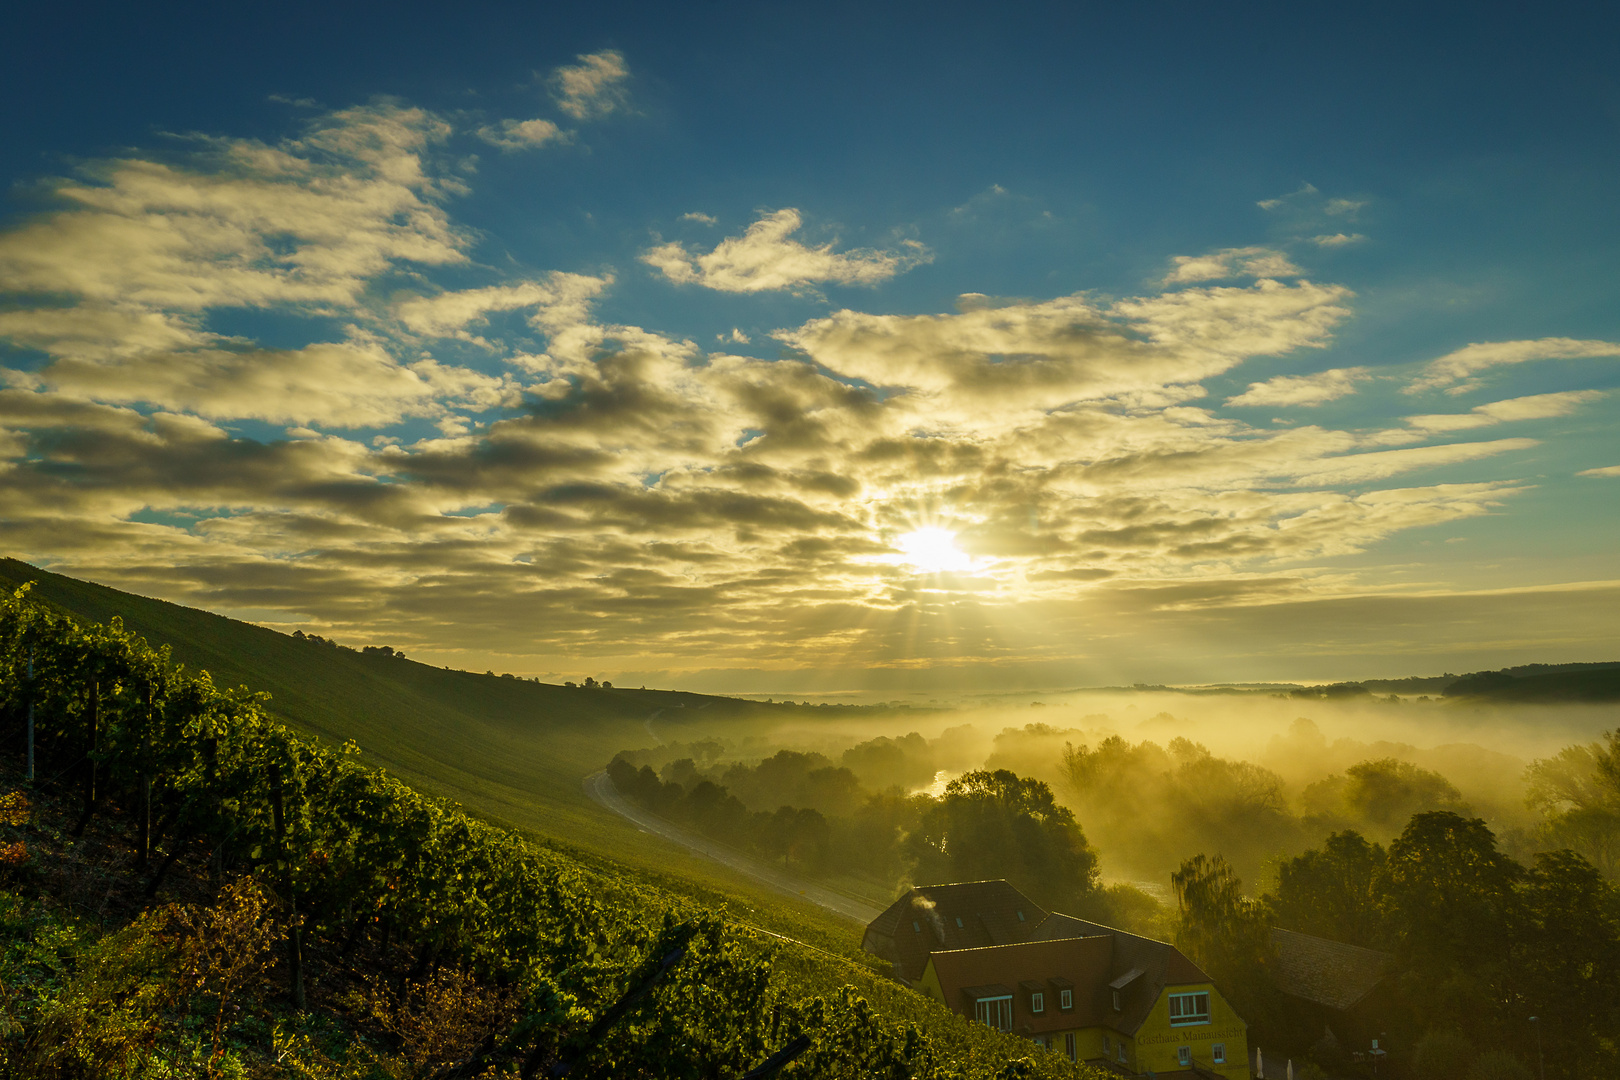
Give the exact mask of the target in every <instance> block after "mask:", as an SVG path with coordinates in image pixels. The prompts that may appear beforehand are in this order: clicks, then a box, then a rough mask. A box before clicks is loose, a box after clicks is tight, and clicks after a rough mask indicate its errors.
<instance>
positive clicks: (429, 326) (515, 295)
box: [394, 271, 613, 340]
mask: <svg viewBox="0 0 1620 1080" xmlns="http://www.w3.org/2000/svg"><path fill="white" fill-rule="evenodd" d="M612 282H613V279H612V278H611V277H606V276H604V277H592V276H590V275H588V274H568V273H562V272H560V271H556V272H553V273H551V274H549V275H547V277H546V278H545V280H543V281H524V282H518V283H516V284H512V285H491V286H488V287H486V288H481V289H462V290H459V291H453V292H443V293H440V294H438V295H437V296H429V297H421V298H418V299H415V300H406V301H404V302H402V303H400V304H398V305H397V306H396V307H395V309H394V313H395V314H396V315H397V316H398V317H399V320H400V322H402V323H404V324H405V326H407V327H408V328H409V329H410V330H412V331H414V332H415V333H418V334H425V335H428V336H430V337H462V338H464V339H466V340H474V339H473V338H472V336H471V335H469V334H467V333H466V332H465V328H466V327H467V326H468V325H470V324H472V323H475V322H479V321H481V320H483V319H484V318H485V317H486V316H487V315H488V314H489V313H490V312H495V311H520V310H523V309H525V308H536V309H537V310H536V312H535V314H534V316H533V317H532V319H531V322H532V323H533V324H534V325H535V326H536V327H537V328H540V329H561V328H564V327H567V326H573V325H576V324H578V323H581V322H583V321H585V319H586V318H587V316H588V313H589V310H590V304H591V301H592V300H594V299H595V298H596V297H597V296H599V295H600V294H601V293H602V290H604V289H606V288H607V287H608V286H609V285H610V284H612Z"/></svg>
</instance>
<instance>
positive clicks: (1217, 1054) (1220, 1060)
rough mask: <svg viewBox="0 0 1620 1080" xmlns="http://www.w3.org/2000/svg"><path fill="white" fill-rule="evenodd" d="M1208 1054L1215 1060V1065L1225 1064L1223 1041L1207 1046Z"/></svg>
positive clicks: (1224, 1045)
mask: <svg viewBox="0 0 1620 1080" xmlns="http://www.w3.org/2000/svg"><path fill="white" fill-rule="evenodd" d="M1209 1056H1210V1057H1211V1058H1213V1059H1214V1060H1215V1064H1217V1065H1225V1064H1226V1044H1225V1043H1216V1044H1215V1045H1214V1046H1212V1047H1210V1048H1209Z"/></svg>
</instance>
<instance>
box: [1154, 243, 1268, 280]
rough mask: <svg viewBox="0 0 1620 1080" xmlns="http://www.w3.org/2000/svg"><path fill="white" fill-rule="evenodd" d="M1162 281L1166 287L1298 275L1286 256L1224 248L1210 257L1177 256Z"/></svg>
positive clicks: (1259, 249) (1253, 249)
mask: <svg viewBox="0 0 1620 1080" xmlns="http://www.w3.org/2000/svg"><path fill="white" fill-rule="evenodd" d="M1171 262H1172V263H1173V264H1174V265H1173V266H1172V267H1171V270H1170V272H1169V273H1168V274H1166V275H1165V277H1164V283H1165V284H1166V285H1181V284H1185V283H1187V282H1194V281H1218V280H1221V279H1223V278H1234V277H1251V278H1278V277H1299V276H1300V271H1299V268H1298V267H1296V266H1295V265H1294V264H1293V263H1291V262H1289V261H1288V256H1286V255H1284V254H1283V253H1282V252H1280V251H1274V250H1272V249H1271V248H1263V247H1244V248H1227V249H1226V250H1224V251H1217V252H1214V253H1213V254H1210V255H1177V256H1176V257H1175V258H1174V259H1173V260H1171Z"/></svg>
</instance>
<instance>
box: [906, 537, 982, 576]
mask: <svg viewBox="0 0 1620 1080" xmlns="http://www.w3.org/2000/svg"><path fill="white" fill-rule="evenodd" d="M894 543H895V546H896V547H898V548H899V549H900V550H901V552H902V553H903V554H902V561H903V562H908V563H910V564H911V565H912V566H913V567H915V568H916V569H918V570H920V571H922V572H923V573H925V574H942V573H950V572H953V571H957V570H967V569H968V568H970V567H971V566H972V565H973V559H972V558H971V557H970V556H969V555H968V554H967V552H965V551H963V550H962V549H961V548H959V547H957V546H956V534H955V533H953V532H951V530H949V529H940V528H936V527H934V526H929V527H928V528H924V529H918V530H916V531H915V532H909V533H906V534H905V535H904V536H901V537H899V538H898V539H896V540H895V542H894Z"/></svg>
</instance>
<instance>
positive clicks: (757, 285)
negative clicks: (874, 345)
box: [641, 208, 933, 293]
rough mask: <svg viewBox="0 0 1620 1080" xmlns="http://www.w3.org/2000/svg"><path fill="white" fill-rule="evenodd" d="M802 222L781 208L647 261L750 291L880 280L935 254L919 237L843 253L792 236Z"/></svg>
mask: <svg viewBox="0 0 1620 1080" xmlns="http://www.w3.org/2000/svg"><path fill="white" fill-rule="evenodd" d="M802 224H803V219H802V217H801V216H800V214H799V211H797V210H794V209H791V208H789V209H786V210H777V211H775V212H774V213H770V214H767V215H765V216H764V217H762V218H760V219H759V220H758V221H756V222H754V223H753V224H752V225H750V226H748V229H747V230H746V231H745V232H744V233H743V235H742V236H732V237H727V238H726V239H725V240H722V241H721V242H720V244H719V246H718V247H716V248H715V249H714V250H713V251H711V252H709V253H707V254H703V255H694V254H692V253H690V252H688V251H687V249H686V247H685V246H684V245H682V244H679V243H674V242H671V243H668V244H661V245H659V246H658V247H655V248H653V249H651V250H650V251H647V252H644V253H643V254H642V255H641V261H642V262H644V263H646V264H647V265H649V266H652V267H654V268H656V269H657V270H658V271H659V272H661V273H662V274H663V275H664V277H666V278H668V279H669V280H670V281H673V282H675V283H676V284H677V285H689V284H696V285H702V286H703V287H705V288H709V289H716V290H719V291H720V292H736V293H749V292H766V291H774V290H785V289H796V288H801V287H804V286H807V285H818V284H822V283H832V284H835V285H875V284H877V283H878V282H881V281H887V280H888V279H889V278H891V277H894V276H895V275H896V274H900V273H904V272H905V271H907V270H909V269H911V268H912V267H914V266H917V265H919V264H921V263H925V262H928V261H929V260H930V259H931V258H932V257H933V256H932V255H930V254H929V252H928V250H927V249H926V248H924V247H923V246H922V245H920V244H917V243H914V242H907V243H906V244H904V245H902V246H903V247H904V249H905V250H902V251H877V250H873V249H870V248H863V249H858V250H855V251H847V252H843V253H839V252H835V251H834V250H833V248H834V246H835V245H834V244H832V243H827V244H822V245H821V246H819V247H808V246H806V245H804V244H802V243H800V242H799V241H797V240H793V239H790V237H791V236H792V235H793V234H794V233H796V232H798V231H799V227H800V226H801V225H802Z"/></svg>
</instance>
